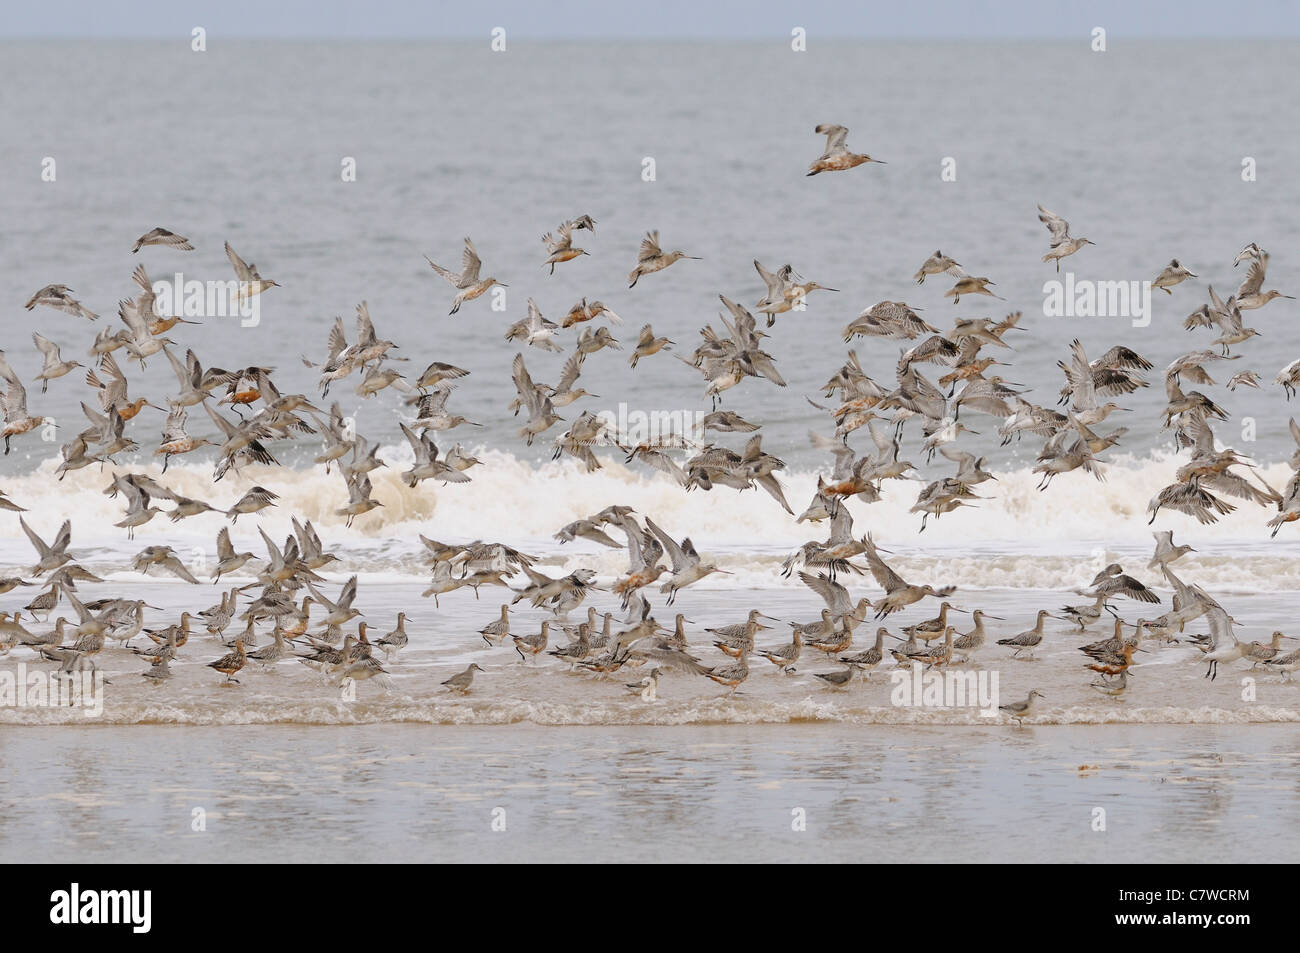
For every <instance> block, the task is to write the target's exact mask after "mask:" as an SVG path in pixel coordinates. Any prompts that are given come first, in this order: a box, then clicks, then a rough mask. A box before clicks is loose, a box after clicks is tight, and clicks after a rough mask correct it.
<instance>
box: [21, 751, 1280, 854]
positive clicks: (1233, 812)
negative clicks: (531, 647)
mask: <svg viewBox="0 0 1300 953" xmlns="http://www.w3.org/2000/svg"><path fill="white" fill-rule="evenodd" d="M178 747H184V748H185V749H186V750H191V749H192V750H196V751H201V752H202V754H203V756H202V757H183V758H178V757H177V755H176V750H177V748H178ZM1298 759H1300V752H1298V751H1297V747H1296V736H1295V732H1294V730H1292V729H1290V728H1287V727H1282V726H1272V727H1270V726H1252V727H1250V728H1243V727H1224V726H1220V727H1205V726H1178V725H1159V726H1157V725H1146V726H1122V725H1121V726H1111V727H1110V728H1109V729H1108V730H1107V731H1106V733H1105V734H1104V735H1103V734H1101V733H1099V732H1098V731H1097V730H1096V729H1092V728H1087V727H1069V728H1051V729H1048V728H1031V727H1028V726H1026V727H1025V728H1024V729H1013V730H1011V731H1001V730H997V731H989V730H982V729H979V728H956V729H937V728H926V727H911V728H906V729H904V728H897V727H886V726H880V727H875V728H872V729H871V730H869V731H855V732H852V733H851V734H849V733H847V732H844V731H827V730H826V729H825V727H824V726H818V725H781V726H774V725H765V726H761V727H755V726H740V725H719V726H708V727H699V726H697V727H692V728H674V727H665V728H660V729H658V730H656V731H654V732H647V731H645V730H644V729H634V728H624V727H605V728H589V727H574V728H570V729H568V730H566V731H559V732H557V731H555V730H553V729H548V728H544V727H539V726H531V725H512V726H510V727H509V728H470V727H443V728H438V729H428V728H421V727H418V726H413V725H382V726H380V725H369V726H363V727H356V728H347V729H330V728H318V727H313V726H304V725H295V726H286V727H281V728H252V727H246V726H233V727H232V726H223V727H208V728H187V729H176V728H165V727H159V726H141V727H138V728H136V729H134V731H133V732H131V733H124V732H121V731H114V730H112V729H102V728H84V727H82V728H66V729H28V730H26V731H23V732H5V733H4V736H3V737H2V738H0V765H3V767H4V768H5V770H4V771H3V772H0V796H3V798H4V800H5V803H6V804H7V805H8V809H7V810H6V811H5V814H4V816H3V817H2V818H0V858H4V859H5V860H11V859H24V860H30V859H33V858H34V857H36V856H39V857H40V858H41V859H43V860H45V861H48V862H69V861H74V860H75V861H79V862H83V863H84V862H87V861H91V862H93V861H99V860H114V859H120V858H123V857H129V858H130V859H131V860H133V861H136V862H160V863H165V862H195V861H209V862H218V861H242V862H257V861H274V862H280V863H283V862H286V861H289V862H325V861H328V862H348V863H359V862H360V863H366V862H369V863H380V862H403V861H408V862H409V861H416V862H423V863H428V862H438V861H459V862H469V863H489V862H520V861H569V862H592V861H597V860H609V861H624V862H650V863H674V862H678V863H680V862H684V861H696V862H709V861H716V860H718V859H720V858H725V859H728V860H741V861H752V862H766V863H785V862H802V863H827V862H852V863H862V862H873V861H874V862H891V863H904V862H911V863H915V862H925V863H989V862H994V863H1006V862H1018V861H1025V860H1034V861H1038V862H1056V863H1082V862H1087V863H1123V862H1126V861H1128V862H1131V861H1142V862H1148V863H1156V862H1160V863H1198V862H1204V861H1206V860H1209V859H1212V860H1213V861H1214V862H1216V863H1283V862H1286V861H1288V860H1289V859H1290V858H1291V857H1293V856H1294V843H1293V841H1292V840H1291V839H1290V838H1289V837H1288V836H1286V832H1287V831H1289V830H1292V829H1294V827H1295V823H1296V821H1297V820H1300V818H1298V817H1297V807H1296V797H1295V793H1296V790H1295V774H1296V767H1297V760H1298ZM34 761H39V763H40V764H42V766H43V767H42V770H41V771H39V772H37V771H32V770H30V765H31V764H32V763H33V762H34ZM1261 825H1264V826H1267V827H1268V828H1269V833H1268V836H1261V833H1260V827H1261ZM24 845H26V846H27V847H28V850H29V851H32V852H34V853H28V854H27V855H25V856H24V855H23V854H22V853H20V851H21V850H22V849H23V846H24Z"/></svg>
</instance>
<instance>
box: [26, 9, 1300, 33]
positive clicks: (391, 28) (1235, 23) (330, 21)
mask: <svg viewBox="0 0 1300 953" xmlns="http://www.w3.org/2000/svg"><path fill="white" fill-rule="evenodd" d="M196 26H201V27H203V28H204V29H205V30H207V32H208V34H209V35H210V36H212V35H216V36H237V37H267V38H271V37H278V38H304V39H306V38H340V39H345V38H358V39H367V38H411V39H417V38H430V39H439V38H442V39H473V38H475V37H486V36H487V35H488V34H489V32H490V31H491V30H492V29H493V27H497V26H501V27H504V28H505V29H506V30H507V34H508V35H509V36H513V37H516V38H519V39H528V38H535V39H595V38H606V37H620V38H683V39H691V38H694V39H724V38H728V39H761V38H764V37H770V36H777V35H779V36H783V37H788V36H789V34H790V30H791V28H792V27H794V26H801V27H803V28H805V29H806V30H807V31H808V35H809V39H810V41H812V40H815V39H817V38H819V37H840V38H882V39H894V38H898V39H904V38H906V39H999V38H1004V39H1017V38H1019V39H1034V38H1068V37H1075V36H1079V35H1086V34H1088V33H1089V32H1090V31H1091V30H1092V29H1093V27H1097V26H1101V27H1105V28H1106V30H1107V33H1108V37H1109V38H1110V40H1111V41H1112V42H1114V41H1116V40H1122V39H1123V38H1124V37H1129V36H1131V37H1142V38H1158V37H1168V38H1177V37H1294V36H1296V35H1298V34H1300V4H1295V3H1293V2H1291V0H1258V2H1255V3H1252V4H1250V5H1249V6H1241V5H1237V4H1231V3H1224V2H1222V0H1148V2H1142V0H1092V2H1087V3H1084V2H1076V0H1001V2H998V0H920V2H918V0H892V2H882V0H868V2H851V0H839V2H832V0H638V2H628V0H475V2H464V0H456V2H451V0H364V2H357V0H276V2H272V3H267V2H265V0H220V2H202V3H200V2H194V3H184V2H179V3H178V2H177V0H42V2H40V3H23V4H11V5H10V6H9V8H8V9H7V10H6V12H5V17H4V21H3V23H0V38H7V39H12V38H22V37H86V38H110V37H118V38H126V37H166V36H176V35H181V34H183V35H188V34H189V32H190V30H192V29H193V28H194V27H196Z"/></svg>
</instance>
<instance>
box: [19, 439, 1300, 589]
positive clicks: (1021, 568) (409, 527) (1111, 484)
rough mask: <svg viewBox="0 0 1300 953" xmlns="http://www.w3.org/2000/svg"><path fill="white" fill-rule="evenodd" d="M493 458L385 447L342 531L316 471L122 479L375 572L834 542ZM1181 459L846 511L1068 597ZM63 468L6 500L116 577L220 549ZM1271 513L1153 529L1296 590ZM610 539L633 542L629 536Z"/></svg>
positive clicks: (1220, 570) (923, 567) (995, 575)
mask: <svg viewBox="0 0 1300 953" xmlns="http://www.w3.org/2000/svg"><path fill="white" fill-rule="evenodd" d="M481 457H482V460H483V465H482V466H480V467H477V468H475V469H474V470H473V471H472V474H473V477H474V479H473V482H471V483H468V484H460V485H452V486H441V485H436V484H431V483H427V482H426V483H423V484H421V485H420V486H419V487H417V488H415V489H410V488H408V487H406V486H405V485H404V484H403V483H402V482H401V480H400V477H399V473H400V472H401V470H402V469H403V466H404V462H405V460H406V459H407V458H409V450H408V449H407V448H405V447H392V448H386V449H385V450H384V451H383V452H382V453H381V458H383V459H386V460H387V461H388V463H389V466H388V467H387V468H384V469H380V470H377V471H375V472H374V473H373V474H372V480H373V483H374V487H375V497H376V498H377V499H379V500H380V501H381V502H383V504H384V505H383V506H382V507H380V508H379V509H377V510H375V511H374V512H372V513H370V514H367V515H365V516H363V517H361V518H359V519H357V520H356V521H355V523H354V524H353V526H352V528H351V529H350V530H345V528H344V522H345V519H344V517H341V516H339V515H337V514H336V513H335V512H334V511H335V509H336V508H337V507H338V506H339V505H341V504H342V503H343V502H344V501H345V493H344V486H343V480H342V479H341V477H340V476H338V475H337V474H336V473H330V474H326V473H325V472H324V470H323V468H320V467H317V468H315V469H313V470H307V471H285V470H278V471H267V470H261V471H259V470H257V469H255V468H249V469H248V470H247V471H245V472H243V473H240V474H232V475H230V476H227V477H226V479H225V480H223V481H222V482H221V483H220V484H217V485H216V487H215V488H214V486H213V484H212V482H211V469H210V466H209V465H207V464H205V463H200V462H197V461H196V462H194V463H174V464H173V465H172V466H171V467H170V468H169V469H168V471H167V473H166V475H165V476H162V475H161V473H160V470H161V468H160V467H158V466H157V465H150V466H147V467H143V468H137V467H123V468H121V469H122V470H123V471H142V472H145V473H148V474H150V475H151V476H154V477H157V478H160V479H162V480H163V482H164V483H165V484H166V485H167V486H169V487H171V488H173V489H174V490H175V491H176V492H178V493H181V494H184V495H187V496H193V497H197V498H199V499H205V500H208V501H210V502H212V503H213V504H214V505H217V506H223V505H228V504H229V503H231V502H233V501H234V500H235V499H237V498H238V497H239V496H240V495H241V494H242V493H243V492H244V491H245V490H246V489H247V488H248V487H249V486H252V485H254V484H255V483H259V482H262V483H264V484H265V485H267V486H268V487H270V488H272V489H274V490H275V491H276V492H277V493H279V494H280V496H281V499H280V503H279V505H278V506H277V507H274V508H271V509H269V510H265V511H263V512H262V513H260V514H257V515H256V516H253V517H248V516H244V517H242V518H241V519H240V521H239V522H238V523H237V524H235V525H234V527H233V533H232V535H233V536H234V538H235V540H236V542H237V543H240V544H241V545H242V544H247V545H249V546H251V547H252V548H254V549H255V550H258V551H260V549H261V545H260V540H258V539H257V535H256V528H257V527H258V526H259V525H261V526H262V527H263V528H264V529H266V531H267V532H268V533H269V534H270V535H271V536H272V537H277V536H283V535H284V534H285V533H287V532H289V531H290V525H289V518H290V516H291V515H292V514H297V515H298V516H299V517H300V518H305V519H310V520H312V521H313V523H314V524H315V525H316V527H317V528H318V530H319V531H320V533H321V535H322V537H323V538H324V540H325V543H326V545H327V546H331V547H336V548H337V551H338V552H340V553H341V554H342V555H343V556H344V557H345V564H346V565H347V566H348V567H349V568H350V569H352V570H357V571H363V572H364V571H371V572H386V571H387V572H393V573H397V574H404V575H405V574H413V573H414V574H420V573H422V572H423V567H424V562H423V560H422V558H421V555H420V547H419V545H418V542H417V541H416V537H417V535H418V534H425V535H427V536H430V537H433V538H436V539H440V540H447V541H467V540H471V539H487V540H494V541H501V542H506V543H509V544H511V545H514V546H517V547H521V548H524V549H526V550H528V551H530V552H535V553H539V554H540V555H542V556H543V557H544V558H547V559H548V561H550V562H553V563H559V562H564V563H569V562H577V563H580V564H581V565H586V566H590V567H591V568H594V569H596V570H597V571H598V572H600V573H602V574H603V575H606V576H613V575H615V574H617V573H620V572H623V571H625V565H626V556H625V554H624V553H622V552H621V551H618V550H613V549H608V548H605V547H599V546H596V545H594V544H591V543H587V542H578V543H574V544H570V545H566V546H562V545H560V544H559V543H558V542H557V541H556V540H555V539H554V538H553V534H554V532H555V531H556V530H557V529H558V528H559V527H561V526H563V525H564V524H566V523H568V522H571V521H573V520H576V519H579V518H581V517H585V516H590V515H591V514H593V513H595V512H597V511H599V510H601V509H603V508H604V507H606V506H608V505H610V504H614V503H617V504H622V505H628V506H631V507H633V508H634V509H635V510H636V511H637V512H638V513H641V514H645V515H649V516H651V517H652V518H653V519H654V520H655V521H656V522H657V523H658V524H659V525H660V526H662V527H663V528H664V529H665V530H666V531H667V532H669V533H671V534H673V535H674V536H675V537H678V538H680V537H683V536H690V537H691V539H692V540H693V541H694V543H695V545H696V547H697V548H698V549H700V550H701V551H702V552H706V553H709V554H712V555H714V556H716V557H717V558H718V559H719V560H720V562H721V563H722V564H723V565H725V567H726V568H728V569H729V570H731V571H732V572H733V573H735V575H733V576H731V577H726V578H715V580H714V581H713V583H712V584H714V585H720V586H739V587H742V588H768V587H773V586H783V585H797V584H798V583H797V580H786V579H782V578H781V576H780V574H779V573H780V564H781V561H782V559H784V558H785V556H786V555H788V554H789V553H790V552H792V551H793V550H794V549H795V548H796V547H797V546H799V545H801V544H802V543H804V542H805V541H807V540H809V539H814V538H824V537H825V534H826V532H827V527H826V525H825V524H821V525H818V524H813V523H809V522H805V523H797V522H796V521H795V519H794V518H792V517H791V516H789V515H788V514H786V513H785V512H784V511H783V510H782V509H781V508H780V506H779V505H778V504H777V503H776V501H775V500H773V499H772V498H771V497H770V496H768V495H767V494H766V493H764V492H763V491H761V490H749V491H744V492H737V491H735V490H731V489H727V488H722V487H719V488H715V489H714V490H712V491H711V492H703V491H700V490H695V491H693V492H690V493H685V492H683V491H682V490H681V488H680V487H678V486H677V485H676V484H675V483H673V482H672V481H671V480H669V479H668V478H666V477H664V476H662V475H659V474H646V473H644V472H640V471H636V470H633V469H630V468H628V467H627V466H625V465H623V464H622V463H621V462H618V461H617V460H609V461H607V462H606V463H605V465H604V466H603V467H602V468H601V469H600V470H597V471H596V472H594V473H587V472H585V471H584V470H583V469H582V468H581V467H580V466H578V465H576V464H574V463H573V462H572V461H560V462H557V463H548V464H543V465H540V466H538V465H533V464H530V463H527V462H524V461H521V460H519V459H518V458H516V457H515V456H513V455H511V454H508V453H504V452H499V451H485V452H482V454H481ZM1175 466H1176V463H1175V462H1174V460H1172V459H1167V458H1160V457H1156V458H1148V459H1142V460H1132V459H1130V460H1121V461H1120V462H1117V463H1115V464H1113V465H1112V466H1111V467H1110V469H1109V473H1108V480H1107V481H1106V482H1105V483H1098V482H1096V481H1095V480H1093V479H1091V478H1090V477H1087V476H1084V475H1082V474H1067V475H1066V476H1064V477H1061V478H1058V479H1057V480H1056V482H1055V483H1054V484H1053V485H1052V486H1051V487H1050V488H1049V489H1048V490H1047V491H1046V492H1039V491H1038V490H1037V489H1036V485H1037V480H1038V478H1037V476H1036V475H1035V474H1033V473H1031V472H1029V471H1028V470H1025V469H1016V470H1012V471H1009V472H1001V473H998V474H997V477H998V479H997V482H989V483H985V484H983V485H981V486H980V487H979V490H980V491H981V493H982V495H984V496H986V497H988V498H987V499H985V500H983V501H981V502H979V503H978V504H977V506H976V507H974V508H969V509H960V510H957V511H956V512H953V513H950V514H947V515H946V516H944V517H943V518H942V519H940V520H931V521H930V523H929V525H928V526H927V528H926V529H925V531H924V532H923V533H922V532H920V529H919V528H920V517H919V516H918V515H917V514H914V513H909V512H908V509H909V508H910V506H911V504H912V502H913V501H914V499H915V496H916V493H917V491H918V489H919V486H920V484H918V483H916V482H911V481H890V482H887V483H886V484H885V489H884V499H883V500H881V501H880V502H878V503H875V504H872V505H869V506H868V505H866V504H862V503H859V502H857V501H851V502H850V504H849V506H850V508H851V511H852V512H853V513H854V515H855V521H856V522H855V533H858V534H865V533H867V532H870V533H871V534H872V536H873V537H874V538H875V539H876V541H877V542H878V543H879V544H880V545H881V546H882V547H885V548H888V549H890V550H892V551H893V552H894V553H895V554H896V556H897V559H898V560H899V565H900V567H902V568H908V569H910V570H912V571H914V572H915V573H916V574H917V575H918V576H922V577H929V576H932V575H941V576H943V578H944V580H945V582H948V583H951V584H955V585H959V586H961V587H963V588H1038V589H1053V588H1069V587H1076V586H1079V585H1083V584H1085V583H1086V582H1088V580H1089V579H1090V578H1091V576H1092V574H1093V573H1095V571H1096V569H1097V568H1099V566H1100V565H1104V563H1105V561H1109V560H1110V559H1111V558H1112V557H1114V556H1116V554H1125V556H1126V557H1127V558H1128V559H1129V560H1130V561H1136V558H1138V557H1144V556H1145V555H1146V554H1148V553H1149V551H1150V547H1151V536H1150V531H1151V529H1152V527H1149V526H1148V525H1147V517H1146V515H1145V514H1146V506H1147V502H1148V501H1149V500H1150V498H1151V497H1152V496H1153V495H1154V494H1155V493H1156V492H1158V490H1159V489H1160V488H1161V487H1162V486H1164V485H1166V484H1167V483H1168V482H1169V481H1170V480H1171V479H1172V474H1173V470H1174V469H1175ZM53 470H54V465H53V463H52V462H50V461H47V462H46V463H44V464H42V466H41V467H40V468H39V469H38V470H37V471H36V472H35V473H32V474H29V475H26V476H19V477H14V478H11V479H10V480H9V481H8V482H7V485H6V487H5V489H6V492H8V493H9V495H10V497H11V499H13V500H15V501H16V502H19V503H20V504H22V505H24V506H26V507H27V508H28V510H29V511H30V512H29V513H28V514H27V519H28V522H29V523H30V524H31V525H32V526H33V528H35V529H36V530H37V531H38V532H41V533H43V534H45V535H46V536H48V535H50V534H52V533H53V532H54V531H55V530H56V528H57V525H58V523H59V522H60V521H62V519H63V518H65V517H68V518H71V519H72V521H73V547H72V548H73V551H74V552H77V553H80V554H82V556H83V558H84V559H85V560H86V561H87V562H88V564H89V563H93V564H96V565H98V566H99V567H100V568H101V569H104V570H105V571H113V569H114V568H117V569H120V568H121V564H122V562H123V560H124V558H125V557H127V556H129V555H131V554H134V553H135V552H137V551H138V550H139V549H141V548H143V546H144V545H147V544H148V543H155V542H158V543H166V544H168V545H171V546H174V547H175V548H176V549H177V550H178V551H179V552H181V554H182V556H184V555H185V554H186V553H187V552H190V551H196V555H197V552H203V553H210V551H211V550H212V549H213V546H214V539H215V537H216V533H217V530H218V529H219V528H220V527H221V526H222V525H226V520H225V518H224V517H223V516H221V515H218V514H206V515H204V516H200V517H193V518H191V519H188V520H183V521H181V522H180V523H172V522H170V521H169V520H167V519H166V517H165V516H159V517H156V518H155V519H154V521H153V522H151V523H149V524H148V525H146V526H144V527H141V528H140V529H139V530H138V531H137V537H136V541H135V542H129V541H128V540H127V538H126V532H125V531H124V530H120V529H117V528H115V527H114V526H113V525H112V524H113V523H114V522H116V521H117V520H119V519H121V516H122V513H123V511H124V504H123V501H122V500H121V499H120V498H118V499H110V498H109V497H108V496H106V495H105V494H104V493H103V492H102V491H103V489H104V488H105V487H106V486H107V485H108V483H109V482H110V480H111V478H112V472H113V470H112V468H111V467H110V468H106V469H105V471H104V472H102V473H101V472H100V471H99V470H98V469H97V468H88V469H84V470H80V471H76V472H74V473H72V474H69V475H68V476H67V478H66V479H64V480H62V481H58V480H55V479H54V478H53ZM1261 475H1262V476H1263V477H1264V479H1266V480H1268V481H1269V482H1270V483H1271V484H1273V485H1275V486H1277V485H1280V484H1282V483H1284V482H1285V480H1286V479H1287V478H1288V476H1289V471H1288V470H1287V468H1286V467H1285V466H1284V465H1281V464H1278V465H1275V466H1273V467H1270V468H1267V469H1265V470H1264V471H1263V472H1262V474H1261ZM816 481H817V474H816V473H812V472H799V473H792V474H789V475H788V476H787V477H786V478H785V479H784V481H783V482H784V484H785V488H786V496H787V498H788V499H789V501H790V504H791V507H792V508H794V509H795V511H796V513H797V512H801V511H802V509H803V508H804V506H806V505H807V503H808V502H809V500H810V499H811V498H812V495H813V492H814V490H815V487H816ZM1268 515H1269V511H1268V510H1265V509H1263V508H1261V507H1257V506H1254V505H1251V504H1246V503H1242V505H1241V506H1239V507H1238V509H1237V511H1236V512H1234V513H1232V514H1230V515H1228V516H1226V517H1224V518H1223V519H1221V520H1220V522H1219V523H1217V524H1214V525H1211V526H1200V525H1198V524H1197V523H1196V522H1195V520H1193V519H1192V518H1191V517H1187V516H1183V515H1182V514H1178V513H1163V512H1162V513H1161V515H1160V518H1159V520H1158V521H1157V527H1159V528H1173V529H1174V530H1175V532H1176V534H1177V538H1178V539H1179V540H1180V541H1182V542H1186V543H1189V544H1191V545H1193V546H1195V547H1196V548H1197V550H1198V552H1196V553H1194V554H1191V555H1189V556H1187V557H1185V558H1184V560H1183V562H1182V563H1180V567H1182V568H1187V567H1192V568H1197V569H1201V570H1204V571H1205V573H1208V575H1205V574H1201V575H1198V576H1197V577H1196V578H1197V579H1198V580H1200V581H1202V582H1205V581H1206V580H1209V581H1212V582H1213V581H1217V582H1218V583H1219V584H1221V586H1222V588H1223V589H1224V590H1225V591H1234V590H1236V591H1277V590H1288V589H1296V588H1300V563H1297V561H1296V560H1295V558H1294V554H1295V546H1294V543H1293V542H1291V541H1290V540H1288V539H1287V537H1286V535H1285V534H1286V532H1287V528H1284V530H1283V534H1284V535H1282V536H1281V537H1280V538H1279V539H1277V540H1270V539H1269V537H1268V530H1267V528H1266V527H1265V526H1264V523H1265V521H1266V520H1267V518H1268ZM611 535H612V536H613V537H614V538H615V539H619V540H621V534H620V533H619V532H618V531H611ZM146 540H147V542H146ZM30 556H31V552H30V548H29V546H28V543H27V541H26V539H25V537H24V536H23V534H22V532H21V529H20V527H19V526H18V521H17V519H16V518H13V517H10V516H5V517H3V518H0V560H4V561H7V562H10V563H11V564H12V565H14V566H19V565H22V564H24V563H25V561H27V560H29V559H30ZM209 558H210V556H209ZM1138 565H1140V563H1139V564H1138ZM1130 568H1132V567H1130Z"/></svg>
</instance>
